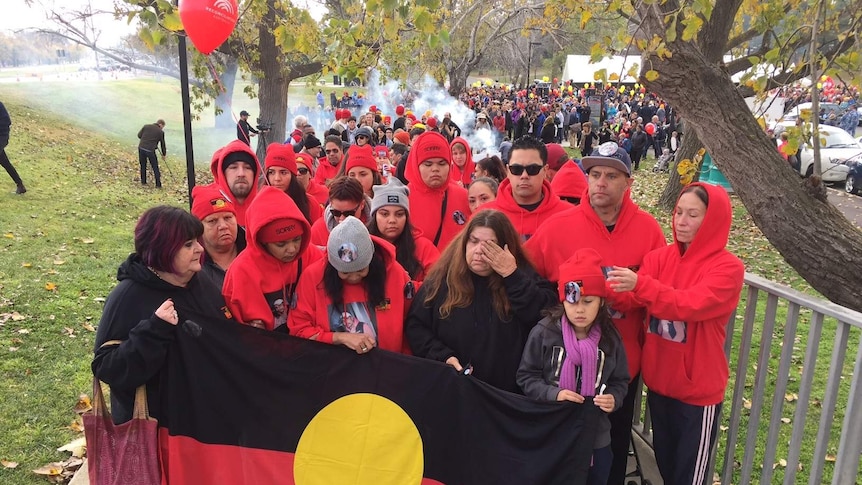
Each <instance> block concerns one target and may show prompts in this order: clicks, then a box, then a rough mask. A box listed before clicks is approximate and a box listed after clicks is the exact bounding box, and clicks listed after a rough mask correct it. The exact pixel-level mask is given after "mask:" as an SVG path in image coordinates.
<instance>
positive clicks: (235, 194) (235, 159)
mask: <svg viewBox="0 0 862 485" xmlns="http://www.w3.org/2000/svg"><path fill="white" fill-rule="evenodd" d="M210 171H211V172H212V174H213V185H215V186H217V187H218V188H219V190H220V191H221V194H222V195H223V196H225V197H226V198H227V199H228V202H230V203H232V204H233V208H234V210H235V211H236V221H237V224H239V225H240V226H243V227H245V225H246V209H247V208H248V206H249V204H251V201H253V200H254V197H255V195H257V179H258V176H259V175H260V164H259V162H258V160H257V155H255V153H254V151H252V149H251V148H250V147H249V146H248V145H246V144H245V143H243V142H241V141H239V140H234V141H232V142H230V143H228V144H227V145H225V146H224V147H222V148H221V149H219V150H218V151H216V153H215V154H214V155H213V158H212V162H211V163H210Z"/></svg>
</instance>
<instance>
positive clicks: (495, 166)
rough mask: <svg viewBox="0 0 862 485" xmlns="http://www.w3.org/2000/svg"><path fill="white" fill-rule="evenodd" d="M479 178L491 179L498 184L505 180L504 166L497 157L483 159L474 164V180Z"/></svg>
mask: <svg viewBox="0 0 862 485" xmlns="http://www.w3.org/2000/svg"><path fill="white" fill-rule="evenodd" d="M479 177H488V178H492V179H494V180H496V181H497V183H498V184H499V183H500V182H502V181H503V179H504V178H506V166H505V165H503V161H502V160H500V157H498V156H497V155H491V156H490V157H485V158H483V159H481V160H479V161H478V162H476V179H478V178H479Z"/></svg>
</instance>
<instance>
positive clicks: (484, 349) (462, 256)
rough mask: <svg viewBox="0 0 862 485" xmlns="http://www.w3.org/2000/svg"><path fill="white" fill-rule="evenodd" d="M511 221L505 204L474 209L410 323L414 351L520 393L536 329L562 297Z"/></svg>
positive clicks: (426, 287)
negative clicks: (524, 357) (519, 378)
mask: <svg viewBox="0 0 862 485" xmlns="http://www.w3.org/2000/svg"><path fill="white" fill-rule="evenodd" d="M556 302H557V301H556V293H555V290H554V287H553V285H551V283H549V282H548V281H546V280H544V279H542V278H541V277H540V276H538V274H536V272H535V270H534V269H533V267H532V265H531V264H530V262H529V261H528V260H527V257H526V255H525V253H524V251H523V249H522V247H521V243H520V238H519V236H518V233H517V232H516V231H515V228H514V227H513V226H512V223H511V222H509V219H508V218H506V216H505V215H504V214H503V213H501V212H498V211H493V210H485V211H481V212H479V213H477V214H474V215H473V217H472V219H470V223H469V224H468V225H467V227H466V228H465V229H464V230H463V231H462V232H461V234H460V235H459V236H458V237H457V238H456V239H454V240H453V241H452V242H451V243H449V246H447V248H446V250H445V251H444V252H443V254H442V255H441V256H440V259H439V260H438V261H437V263H436V264H435V265H434V267H433V268H432V269H431V272H430V274H429V275H428V276H427V277H426V278H425V281H424V283H423V285H422V288H421V289H420V290H419V293H418V294H417V295H416V298H415V299H414V301H413V305H412V307H411V308H410V312H409V313H408V315H407V322H406V324H405V329H404V332H405V335H406V336H407V341H408V342H409V343H410V348H411V350H412V351H413V354H414V355H416V356H418V357H424V358H427V359H433V360H438V361H440V362H445V363H447V364H449V365H451V366H452V367H454V368H455V370H456V371H458V372H462V373H465V374H472V375H473V376H475V377H477V378H479V379H481V380H483V381H485V382H487V383H488V384H491V385H492V386H495V387H498V388H500V389H503V390H506V391H511V392H517V393H520V392H521V391H520V389H519V387H518V385H517V383H516V381H515V375H516V373H517V371H518V365H519V363H520V361H521V354H522V353H523V350H524V344H525V343H526V341H527V336H528V335H529V333H530V329H532V327H533V326H534V325H535V324H536V322H538V321H539V319H540V318H541V312H542V310H543V309H544V308H545V307H548V306H550V305H553V304H556Z"/></svg>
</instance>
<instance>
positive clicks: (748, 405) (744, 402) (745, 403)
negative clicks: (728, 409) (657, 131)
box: [742, 398, 751, 409]
mask: <svg viewBox="0 0 862 485" xmlns="http://www.w3.org/2000/svg"><path fill="white" fill-rule="evenodd" d="M742 407H744V408H745V409H751V401H749V400H748V399H745V398H743V399H742Z"/></svg>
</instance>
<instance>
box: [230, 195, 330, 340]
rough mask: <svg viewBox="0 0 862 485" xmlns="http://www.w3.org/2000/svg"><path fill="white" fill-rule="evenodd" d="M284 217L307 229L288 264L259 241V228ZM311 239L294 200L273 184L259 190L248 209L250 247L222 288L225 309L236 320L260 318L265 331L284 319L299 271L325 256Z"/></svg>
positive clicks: (293, 301)
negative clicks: (297, 250) (297, 251)
mask: <svg viewBox="0 0 862 485" xmlns="http://www.w3.org/2000/svg"><path fill="white" fill-rule="evenodd" d="M282 218H291V219H296V220H298V221H299V222H300V224H302V226H303V230H304V231H305V232H304V233H303V235H302V246H301V249H300V252H299V256H298V257H297V258H296V259H294V260H293V261H291V262H289V263H284V262H282V261H281V260H278V259H276V258H275V257H273V256H272V255H271V254H269V252H268V251H267V250H266V249H264V247H263V245H262V244H261V243H259V242H258V231H259V230H260V228H262V227H263V226H265V225H267V224H268V223H270V222H272V221H274V220H276V219H282ZM310 240H311V226H310V225H309V224H308V221H306V220H305V217H303V216H302V213H301V212H299V209H298V208H297V207H296V204H295V203H294V202H293V199H291V198H290V196H288V195H287V194H285V193H284V192H282V191H280V190H278V189H277V188H275V187H264V188H263V189H261V191H260V193H258V195H257V197H256V198H255V200H254V202H253V203H252V204H251V210H250V211H249V217H248V246H246V249H245V250H244V251H243V252H241V253H239V256H237V258H236V259H235V260H234V262H233V263H232V264H231V265H230V268H228V271H227V275H226V276H225V280H224V287H223V288H222V294H223V295H224V299H225V302H226V303H227V307H228V309H229V310H230V312H231V314H233V317H234V318H235V319H236V320H237V321H238V322H240V323H248V322H251V321H252V320H262V321H263V322H264V325H265V326H266V328H267V330H273V329H275V328H278V327H280V326H282V325H284V324H285V323H286V321H287V313H289V312H290V311H291V310H290V309H291V308H294V307H295V306H296V291H295V290H296V287H297V280H298V278H299V276H300V273H301V272H302V273H304V272H305V271H307V270H308V268H309V267H310V266H312V264H313V263H314V262H315V261H317V260H319V259H322V258H323V257H324V255H323V251H321V250H320V248H318V247H315V246H309V241H310ZM284 302H288V303H289V307H288V306H286V305H285V303H284Z"/></svg>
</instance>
